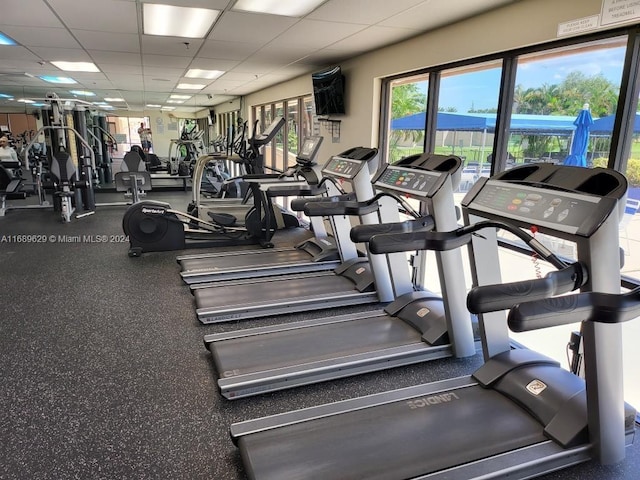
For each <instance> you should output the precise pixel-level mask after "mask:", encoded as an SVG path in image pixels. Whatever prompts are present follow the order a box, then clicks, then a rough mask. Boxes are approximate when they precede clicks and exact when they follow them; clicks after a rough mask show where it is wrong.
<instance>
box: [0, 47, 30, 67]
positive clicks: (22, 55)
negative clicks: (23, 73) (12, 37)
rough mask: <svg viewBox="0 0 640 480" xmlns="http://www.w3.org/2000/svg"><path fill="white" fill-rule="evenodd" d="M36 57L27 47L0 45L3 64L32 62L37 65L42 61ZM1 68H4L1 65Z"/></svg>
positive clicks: (0, 56)
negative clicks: (13, 61) (10, 61)
mask: <svg viewBox="0 0 640 480" xmlns="http://www.w3.org/2000/svg"><path fill="white" fill-rule="evenodd" d="M36 55H37V52H36ZM36 55H34V54H33V53H31V52H30V51H29V50H27V49H26V48H25V47H20V46H15V45H14V46H9V45H0V58H1V59H2V63H5V62H6V61H7V60H18V61H32V62H34V63H35V62H38V60H40V59H39V58H38V57H37V56H36ZM0 68H2V66H1V65H0Z"/></svg>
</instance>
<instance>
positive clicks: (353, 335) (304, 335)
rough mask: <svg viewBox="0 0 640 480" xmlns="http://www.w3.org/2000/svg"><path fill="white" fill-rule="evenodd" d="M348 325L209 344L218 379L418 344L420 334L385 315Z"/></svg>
mask: <svg viewBox="0 0 640 480" xmlns="http://www.w3.org/2000/svg"><path fill="white" fill-rule="evenodd" d="M371 313H372V314H371V317H366V318H362V319H358V320H351V321H348V322H340V323H329V324H325V325H316V326H313V327H309V328H297V329H292V330H283V331H279V332H276V333H272V334H267V335H256V336H253V337H240V338H235V339H230V340H225V341H222V342H213V343H211V344H210V345H209V348H210V349H211V353H212V354H213V355H214V359H215V363H216V368H217V370H218V372H219V373H220V376H221V377H223V378H224V377H227V376H231V375H229V374H226V375H225V372H233V375H239V374H247V373H253V372H262V371H265V370H269V369H275V368H282V367H289V366H296V365H300V364H301V363H303V364H308V363H309V362H314V361H322V360H329V359H332V358H338V357H344V356H350V355H357V354H359V353H367V352H372V351H376V350H381V349H384V348H393V347H397V346H401V345H411V344H413V343H421V342H422V338H421V334H420V332H418V331H417V330H416V329H415V328H413V327H411V326H410V325H408V324H407V323H406V322H403V321H402V320H400V319H398V318H394V317H390V316H388V315H386V314H383V315H380V316H375V313H376V312H371Z"/></svg>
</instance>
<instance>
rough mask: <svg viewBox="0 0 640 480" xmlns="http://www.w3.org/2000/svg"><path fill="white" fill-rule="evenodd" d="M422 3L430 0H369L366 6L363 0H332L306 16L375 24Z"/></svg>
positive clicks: (316, 18) (326, 19) (330, 20)
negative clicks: (391, 0)
mask: <svg viewBox="0 0 640 480" xmlns="http://www.w3.org/2000/svg"><path fill="white" fill-rule="evenodd" d="M420 3H428V2H425V1H424V0H393V2H390V1H389V0H367V2H366V6H365V5H364V2H363V1H362V0H332V1H329V2H327V3H325V4H323V5H321V6H320V7H318V8H317V9H316V10H314V11H313V12H311V13H310V14H309V15H308V16H307V17H305V18H308V19H312V20H325V21H328V22H348V23H358V24H363V25H373V24H376V23H378V22H380V21H382V20H384V19H385V18H388V17H390V16H392V15H396V14H398V13H400V12H402V11H404V10H406V9H408V8H411V7H414V6H416V5H418V4H420Z"/></svg>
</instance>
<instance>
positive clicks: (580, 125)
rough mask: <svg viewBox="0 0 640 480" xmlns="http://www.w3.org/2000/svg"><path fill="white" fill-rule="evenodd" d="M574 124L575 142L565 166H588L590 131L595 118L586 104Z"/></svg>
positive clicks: (572, 144) (565, 160)
mask: <svg viewBox="0 0 640 480" xmlns="http://www.w3.org/2000/svg"><path fill="white" fill-rule="evenodd" d="M573 124H574V125H575V126H576V129H575V131H574V132H573V141H572V142H571V148H570V150H569V155H568V156H567V158H565V159H564V164H565V165H576V166H578V167H586V166H587V147H588V146H589V130H590V129H591V125H593V118H592V117H591V112H589V105H588V104H585V105H584V107H583V108H582V110H580V113H579V114H578V117H577V118H576V119H575V121H574V122H573Z"/></svg>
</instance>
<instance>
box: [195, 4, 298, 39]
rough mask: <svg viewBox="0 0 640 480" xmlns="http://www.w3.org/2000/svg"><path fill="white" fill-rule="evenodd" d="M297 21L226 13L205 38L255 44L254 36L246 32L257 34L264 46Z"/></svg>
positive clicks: (242, 13) (271, 16) (253, 14)
mask: <svg viewBox="0 0 640 480" xmlns="http://www.w3.org/2000/svg"><path fill="white" fill-rule="evenodd" d="M298 21H300V20H299V19H297V18H291V17H282V16H278V15H259V14H255V13H247V12H232V11H227V12H224V14H223V15H222V17H220V20H219V21H218V22H217V23H216V25H215V26H214V28H213V30H212V31H211V33H210V34H209V37H207V38H208V39H209V40H222V41H227V42H240V43H255V41H254V38H253V37H254V36H253V35H248V32H259V38H260V42H261V43H262V44H263V45H264V44H266V43H268V42H270V41H271V40H273V39H274V38H276V37H277V36H278V35H280V34H282V33H283V32H285V31H286V30H287V29H288V28H289V27H291V26H292V25H294V24H295V23H296V22H298Z"/></svg>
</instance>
